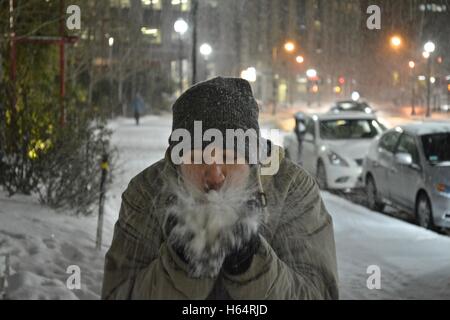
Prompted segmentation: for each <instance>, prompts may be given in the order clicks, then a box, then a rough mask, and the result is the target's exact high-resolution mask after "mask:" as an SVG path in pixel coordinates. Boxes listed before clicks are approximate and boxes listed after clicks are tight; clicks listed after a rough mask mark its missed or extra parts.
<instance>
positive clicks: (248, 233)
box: [102, 77, 338, 299]
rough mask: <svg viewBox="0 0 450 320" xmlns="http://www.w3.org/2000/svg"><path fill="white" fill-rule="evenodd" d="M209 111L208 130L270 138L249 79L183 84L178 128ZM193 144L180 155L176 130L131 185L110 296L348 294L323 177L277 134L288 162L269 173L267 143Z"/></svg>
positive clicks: (112, 253)
mask: <svg viewBox="0 0 450 320" xmlns="http://www.w3.org/2000/svg"><path fill="white" fill-rule="evenodd" d="M198 121H200V122H201V124H202V130H205V131H207V130H208V129H215V130H216V132H217V130H218V131H219V132H221V133H222V134H223V136H225V135H226V132H227V130H230V129H232V130H239V129H241V130H243V131H248V130H253V131H254V132H256V136H257V137H258V139H261V137H260V130H259V124H258V105H257V103H256V101H255V99H254V97H253V94H252V90H251V87H250V84H249V83H248V82H247V81H246V80H243V79H238V78H222V77H218V78H214V79H211V80H208V81H205V82H202V83H199V84H197V85H195V86H193V87H191V88H190V89H188V90H187V91H186V92H185V93H183V94H182V95H181V96H180V97H179V98H178V100H177V101H176V102H175V103H174V105H173V123H172V135H171V137H173V136H174V133H175V132H178V133H179V130H182V131H183V132H188V133H190V134H191V135H192V136H194V135H195V132H194V131H195V129H194V124H195V122H198ZM202 133H203V132H202ZM194 140H195V139H194ZM188 146H190V148H188V150H184V152H183V153H182V155H181V158H182V159H183V161H182V162H181V163H179V161H174V154H177V152H173V151H174V150H175V148H176V147H177V142H176V139H169V147H168V149H167V152H166V155H165V158H164V159H162V160H160V161H158V162H157V163H155V164H153V165H152V166H150V167H149V168H147V169H145V170H144V171H143V172H141V173H139V174H138V175H137V176H136V177H134V178H133V179H132V180H131V182H130V183H129V185H128V188H127V189H126V190H125V192H124V193H123V195H122V206H121V209H120V215H119V219H118V221H117V223H116V225H115V231H114V237H113V241H112V244H111V248H110V249H109V251H108V252H107V254H106V261H105V273H104V282H103V289H102V298H104V299H337V298H338V287H337V266H336V252H335V243H334V236H333V224H332V219H331V217H330V215H329V214H328V212H327V210H326V208H325V206H324V204H323V202H322V199H321V196H320V191H319V188H318V186H317V183H316V182H315V180H314V179H313V178H312V177H311V176H310V175H309V174H308V173H306V172H305V171H304V170H303V169H302V168H301V167H299V166H298V165H296V164H294V163H292V162H291V161H289V160H288V159H285V158H284V157H283V151H282V149H281V148H278V147H276V146H275V145H273V144H271V143H270V142H269V141H268V142H267V146H268V148H266V149H267V150H266V151H267V152H268V153H269V155H270V157H272V159H273V158H276V160H277V162H278V164H279V168H278V170H277V172H276V173H275V174H273V175H265V176H261V162H260V160H261V157H262V156H261V155H260V151H261V150H259V149H261V148H258V151H255V150H254V148H250V147H249V144H248V143H247V144H246V145H245V148H244V152H242V150H240V149H239V148H236V147H229V145H228V144H227V145H226V146H225V145H223V144H222V145H221V146H222V147H221V148H220V147H219V148H214V150H213V152H205V149H207V148H208V146H206V143H205V142H204V141H203V142H202V143H200V144H198V143H195V142H191V144H188ZM255 152H257V153H258V156H257V157H256V158H257V159H258V161H257V162H256V163H254V161H250V159H254V158H255V157H252V156H254V153H255ZM193 159H201V162H198V161H197V162H195V161H194V163H192V162H193V161H190V160H193ZM220 159H223V160H224V161H218V160H220Z"/></svg>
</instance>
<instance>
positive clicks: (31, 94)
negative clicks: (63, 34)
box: [0, 85, 113, 214]
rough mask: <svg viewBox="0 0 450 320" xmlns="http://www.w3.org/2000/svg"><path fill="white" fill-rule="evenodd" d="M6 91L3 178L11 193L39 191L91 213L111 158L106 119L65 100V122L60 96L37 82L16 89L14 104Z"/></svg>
mask: <svg viewBox="0 0 450 320" xmlns="http://www.w3.org/2000/svg"><path fill="white" fill-rule="evenodd" d="M3 91H4V92H2V99H1V100H2V101H6V102H7V103H6V104H5V105H6V108H4V109H3V110H4V111H3V112H2V119H1V127H0V177H1V178H0V184H1V185H2V186H3V187H4V188H5V189H6V190H7V191H8V193H9V194H10V195H12V194H14V193H25V194H37V195H38V196H39V199H40V200H41V201H42V202H43V203H45V204H47V205H49V206H51V207H53V208H69V209H73V210H74V211H75V212H76V213H82V214H88V213H90V212H91V209H93V207H92V205H93V204H95V203H96V202H97V201H98V196H99V192H100V190H99V188H100V187H99V185H100V177H101V168H100V163H101V159H102V157H103V156H104V155H105V154H107V155H108V156H109V159H112V158H113V154H112V153H113V151H112V149H111V148H110V145H109V139H110V131H109V130H108V129H107V128H106V126H105V123H104V121H102V120H101V117H99V116H97V115H95V114H94V111H93V110H92V109H90V110H89V109H87V108H86V107H84V106H82V105H79V104H77V103H76V102H74V101H73V100H72V101H71V100H67V101H65V115H66V116H65V120H64V123H62V122H61V119H60V115H61V107H60V101H59V98H58V96H54V95H53V96H52V93H51V92H49V91H48V92H47V91H46V90H45V88H39V87H36V85H34V86H33V87H30V88H28V90H22V91H19V92H18V94H17V96H16V98H17V99H16V104H15V107H14V108H11V103H9V101H10V100H9V99H8V97H7V94H6V91H5V90H3ZM110 161H111V160H110Z"/></svg>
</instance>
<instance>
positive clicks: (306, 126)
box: [283, 113, 386, 191]
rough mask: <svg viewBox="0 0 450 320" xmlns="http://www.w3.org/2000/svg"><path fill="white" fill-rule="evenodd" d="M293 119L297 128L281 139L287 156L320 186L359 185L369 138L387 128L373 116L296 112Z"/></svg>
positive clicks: (341, 187)
mask: <svg viewBox="0 0 450 320" xmlns="http://www.w3.org/2000/svg"><path fill="white" fill-rule="evenodd" d="M299 119H300V120H299ZM296 120H297V121H296V129H295V130H294V132H292V133H290V134H288V135H286V136H285V137H284V140H283V145H284V148H285V153H286V157H288V158H289V159H291V160H292V161H293V162H295V163H298V164H300V165H302V166H303V167H304V168H305V169H306V170H307V171H308V172H309V173H310V174H312V175H313V176H315V177H316V178H317V182H318V184H319V186H320V188H321V189H339V190H345V191H350V190H351V189H355V188H360V187H362V183H361V172H362V163H363V159H364V157H365V155H366V153H367V152H368V150H369V145H370V143H371V142H372V140H373V139H374V138H376V137H377V136H379V135H380V134H381V133H383V131H385V130H386V128H385V127H384V126H383V125H382V124H381V123H380V122H378V120H377V118H376V116H375V115H373V114H363V113H342V114H341V113H338V114H332V113H327V114H315V115H311V116H309V115H306V114H304V113H298V114H296ZM299 141H300V142H301V143H299Z"/></svg>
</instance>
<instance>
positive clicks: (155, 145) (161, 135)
mask: <svg viewBox="0 0 450 320" xmlns="http://www.w3.org/2000/svg"><path fill="white" fill-rule="evenodd" d="M170 125H171V118H170V116H160V117H156V116H147V117H145V118H143V119H142V123H141V125H140V126H136V125H135V124H134V120H133V119H124V118H119V119H118V120H115V121H114V122H113V123H111V124H110V127H111V128H112V129H113V130H114V136H113V144H114V145H115V146H116V147H117V149H118V151H119V152H118V153H119V159H118V164H117V167H118V170H117V171H116V172H115V180H114V183H113V187H112V189H110V190H108V192H107V200H106V205H105V210H106V215H105V222H104V237H103V239H104V240H103V248H102V251H101V252H100V253H99V252H97V251H95V249H94V247H95V230H96V223H97V217H96V215H93V216H91V217H87V218H86V217H80V218H77V217H72V216H68V215H67V214H65V213H58V212H53V211H52V210H50V209H48V208H46V207H44V206H41V205H40V204H38V203H37V200H36V199H35V198H32V197H26V196H14V197H12V198H8V197H7V196H6V194H5V193H1V194H0V270H2V263H3V260H4V259H3V255H4V254H7V253H9V254H10V260H11V261H10V263H11V276H10V277H9V289H8V291H7V297H8V298H10V299H55V298H62V299H98V298H99V296H100V290H101V281H102V273H103V257H104V254H105V252H106V250H107V249H108V247H109V245H110V242H111V237H112V233H113V226H114V223H115V221H116V219H117V216H118V212H119V208H120V202H121V200H120V196H121V193H122V192H123V191H124V189H125V188H126V186H127V183H128V182H129V180H130V179H131V178H132V177H133V176H135V175H136V174H137V173H139V172H140V171H141V170H143V169H144V168H146V167H147V166H149V165H150V164H152V163H154V162H155V161H157V160H158V159H160V158H161V157H162V156H163V155H164V151H165V148H166V145H167V138H168V136H169V134H170ZM322 196H323V199H324V201H325V205H326V207H327V209H328V211H329V212H330V214H331V215H332V217H333V219H334V228H335V239H336V246H337V257H338V269H339V280H340V297H341V299H422V298H424V299H450V237H447V236H444V235H440V234H437V233H434V232H431V231H428V230H425V229H423V228H420V227H418V226H416V225H413V224H411V223H408V222H404V221H401V220H398V219H395V218H392V217H389V216H387V215H385V214H381V213H377V212H373V211H370V210H369V209H367V208H365V207H362V206H360V205H357V204H354V203H351V202H349V201H348V200H344V199H342V198H340V197H338V196H336V195H334V194H331V193H328V192H323V193H322ZM43 221H45V223H43ZM69 265H77V266H79V267H80V270H81V286H82V288H81V290H69V289H67V287H66V280H67V278H68V277H69V274H68V273H66V270H67V267H68V266H69ZM373 265H375V266H378V267H379V269H380V272H381V278H380V279H381V288H380V289H373V290H370V289H368V287H367V284H366V282H367V279H368V277H369V276H370V274H368V273H367V268H368V267H369V266H373Z"/></svg>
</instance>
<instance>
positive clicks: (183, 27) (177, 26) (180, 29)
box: [173, 18, 189, 94]
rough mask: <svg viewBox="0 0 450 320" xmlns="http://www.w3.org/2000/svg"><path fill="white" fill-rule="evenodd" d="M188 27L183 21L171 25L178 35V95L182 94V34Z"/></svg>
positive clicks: (179, 20)
mask: <svg viewBox="0 0 450 320" xmlns="http://www.w3.org/2000/svg"><path fill="white" fill-rule="evenodd" d="M188 28H189V26H188V24H187V22H186V21H184V20H183V19H181V18H180V19H178V20H177V21H175V23H174V25H173V29H174V30H175V32H176V33H178V43H179V46H178V49H179V50H178V77H179V86H180V94H181V93H182V92H183V34H185V33H186V31H187V30H188Z"/></svg>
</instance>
